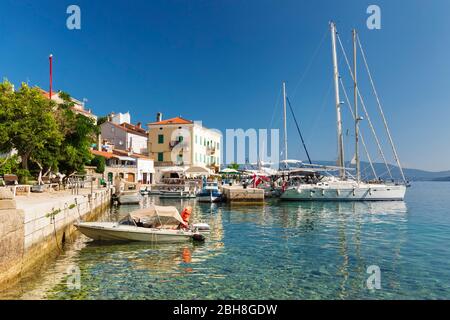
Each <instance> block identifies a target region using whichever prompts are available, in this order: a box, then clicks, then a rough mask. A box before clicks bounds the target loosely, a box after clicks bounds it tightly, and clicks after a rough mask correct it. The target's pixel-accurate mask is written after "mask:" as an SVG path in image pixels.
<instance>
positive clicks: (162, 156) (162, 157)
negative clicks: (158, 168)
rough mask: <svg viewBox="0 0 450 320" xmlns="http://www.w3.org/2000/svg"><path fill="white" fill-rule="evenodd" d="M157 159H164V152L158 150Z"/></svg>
mask: <svg viewBox="0 0 450 320" xmlns="http://www.w3.org/2000/svg"><path fill="white" fill-rule="evenodd" d="M158 161H164V153H162V152H158Z"/></svg>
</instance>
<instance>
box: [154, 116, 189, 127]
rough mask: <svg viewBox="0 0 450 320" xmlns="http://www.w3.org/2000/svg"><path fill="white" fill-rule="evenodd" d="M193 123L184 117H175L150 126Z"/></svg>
mask: <svg viewBox="0 0 450 320" xmlns="http://www.w3.org/2000/svg"><path fill="white" fill-rule="evenodd" d="M191 123H193V122H192V121H191V120H187V119H184V118H182V117H175V118H172V119H167V120H162V121H158V122H152V123H149V124H156V125H160V124H191Z"/></svg>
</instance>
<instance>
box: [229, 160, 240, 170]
mask: <svg viewBox="0 0 450 320" xmlns="http://www.w3.org/2000/svg"><path fill="white" fill-rule="evenodd" d="M228 168H230V169H234V170H238V169H239V164H237V163H234V162H233V163H230V164H229V165H228Z"/></svg>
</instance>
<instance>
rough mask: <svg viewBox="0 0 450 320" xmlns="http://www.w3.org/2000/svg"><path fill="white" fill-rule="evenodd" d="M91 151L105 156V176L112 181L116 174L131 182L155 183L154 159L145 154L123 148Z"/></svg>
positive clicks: (96, 154)
mask: <svg viewBox="0 0 450 320" xmlns="http://www.w3.org/2000/svg"><path fill="white" fill-rule="evenodd" d="M91 153H92V154H93V155H95V156H100V157H103V158H105V160H106V167H105V172H104V173H103V178H104V179H106V180H107V181H109V182H111V183H113V182H114V179H115V178H116V176H119V177H120V178H122V179H124V180H126V181H129V182H140V183H143V184H152V183H154V173H155V170H154V167H153V159H150V158H149V157H147V156H145V155H142V154H135V153H132V152H126V151H123V150H108V151H99V150H91Z"/></svg>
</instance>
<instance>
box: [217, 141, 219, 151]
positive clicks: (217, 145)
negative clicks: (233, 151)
mask: <svg viewBox="0 0 450 320" xmlns="http://www.w3.org/2000/svg"><path fill="white" fill-rule="evenodd" d="M217 150H219V143H218V142H217Z"/></svg>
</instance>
